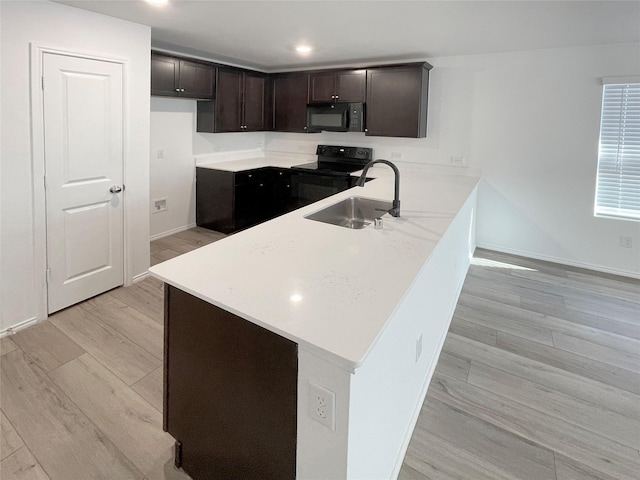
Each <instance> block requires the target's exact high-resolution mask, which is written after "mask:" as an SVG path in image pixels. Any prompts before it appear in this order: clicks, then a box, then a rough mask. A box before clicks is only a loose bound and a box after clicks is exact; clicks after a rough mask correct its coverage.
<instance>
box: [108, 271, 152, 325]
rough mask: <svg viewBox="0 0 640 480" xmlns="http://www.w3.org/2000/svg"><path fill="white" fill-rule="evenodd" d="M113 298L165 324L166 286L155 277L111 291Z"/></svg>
mask: <svg viewBox="0 0 640 480" xmlns="http://www.w3.org/2000/svg"><path fill="white" fill-rule="evenodd" d="M111 295H112V297H113V298H116V299H118V300H119V301H121V302H123V303H125V304H127V305H128V306H130V307H132V308H135V309H136V310H138V311H139V312H140V313H142V314H144V315H146V316H147V317H149V318H151V319H153V320H155V321H156V322H157V323H159V324H161V325H163V324H164V301H163V298H164V284H163V283H162V282H160V281H158V280H156V279H155V278H153V277H149V278H145V279H144V280H143V281H141V282H138V283H135V284H133V285H131V286H129V287H120V288H117V289H115V290H112V291H111Z"/></svg>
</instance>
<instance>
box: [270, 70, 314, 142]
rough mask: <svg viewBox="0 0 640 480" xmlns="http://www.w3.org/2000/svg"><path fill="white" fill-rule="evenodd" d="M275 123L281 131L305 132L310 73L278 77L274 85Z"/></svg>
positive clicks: (275, 126)
mask: <svg viewBox="0 0 640 480" xmlns="http://www.w3.org/2000/svg"><path fill="white" fill-rule="evenodd" d="M273 88H274V91H273V97H274V98H273V107H274V118H275V125H274V130H276V131H279V132H304V131H305V130H306V125H307V103H308V98H309V84H308V75H307V74H306V73H305V74H298V75H283V76H279V77H276V78H275V80H274V85H273Z"/></svg>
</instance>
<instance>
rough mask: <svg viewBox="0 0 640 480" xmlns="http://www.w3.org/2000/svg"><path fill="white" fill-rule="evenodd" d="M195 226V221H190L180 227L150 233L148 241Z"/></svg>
mask: <svg viewBox="0 0 640 480" xmlns="http://www.w3.org/2000/svg"><path fill="white" fill-rule="evenodd" d="M194 227H197V225H196V224H195V223H190V224H189V225H183V226H182V227H178V228H174V229H172V230H167V231H166V232H162V233H156V234H155V235H152V236H151V238H150V239H149V241H151V242H153V241H154V240H158V239H159V238H164V237H168V236H169V235H173V234H175V233H180V232H184V231H185V230H189V229H191V228H194Z"/></svg>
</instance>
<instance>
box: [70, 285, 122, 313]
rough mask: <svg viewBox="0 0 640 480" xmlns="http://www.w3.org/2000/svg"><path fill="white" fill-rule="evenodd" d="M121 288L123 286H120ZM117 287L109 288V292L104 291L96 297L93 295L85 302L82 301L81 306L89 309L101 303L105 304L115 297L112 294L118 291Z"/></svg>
mask: <svg viewBox="0 0 640 480" xmlns="http://www.w3.org/2000/svg"><path fill="white" fill-rule="evenodd" d="M119 288H121V287H119ZM116 290H117V289H113V290H109V291H108V292H105V293H102V294H100V295H96V296H95V297H92V298H90V299H88V300H85V301H84V302H82V303H80V304H79V306H81V307H82V308H85V309H87V310H89V311H91V310H93V309H95V308H96V307H99V306H100V305H103V304H104V303H106V302H108V301H110V300H113V297H112V296H111V294H112V293H113V292H114V291H116Z"/></svg>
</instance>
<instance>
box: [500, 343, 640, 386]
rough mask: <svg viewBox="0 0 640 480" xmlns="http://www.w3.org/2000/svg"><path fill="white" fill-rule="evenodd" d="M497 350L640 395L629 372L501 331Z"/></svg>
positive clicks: (637, 381)
mask: <svg viewBox="0 0 640 480" xmlns="http://www.w3.org/2000/svg"><path fill="white" fill-rule="evenodd" d="M496 347H498V348H501V349H503V350H506V351H509V352H512V353H517V354H518V355H520V356H524V357H527V358H530V359H532V360H537V361H539V362H542V363H545V364H547V365H552V366H554V367H557V368H560V369H562V370H566V371H568V372H572V373H575V374H577V375H581V376H583V377H586V378H591V379H592V380H597V381H599V382H601V383H604V384H607V385H611V386H613V387H617V388H619V389H621V390H626V391H628V392H631V393H634V394H636V395H640V378H639V377H638V375H636V374H635V373H633V372H630V371H629V370H625V369H623V368H619V367H615V366H613V365H609V364H607V363H604V362H600V361H597V360H591V359H589V358H586V357H582V356H580V355H576V354H574V353H570V352H565V351H564V350H560V349H557V348H554V347H549V346H547V345H541V344H539V343H535V342H530V341H529V340H525V339H524V338H520V337H516V336H514V335H509V334H507V333H502V332H498V339H497V342H496Z"/></svg>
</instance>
